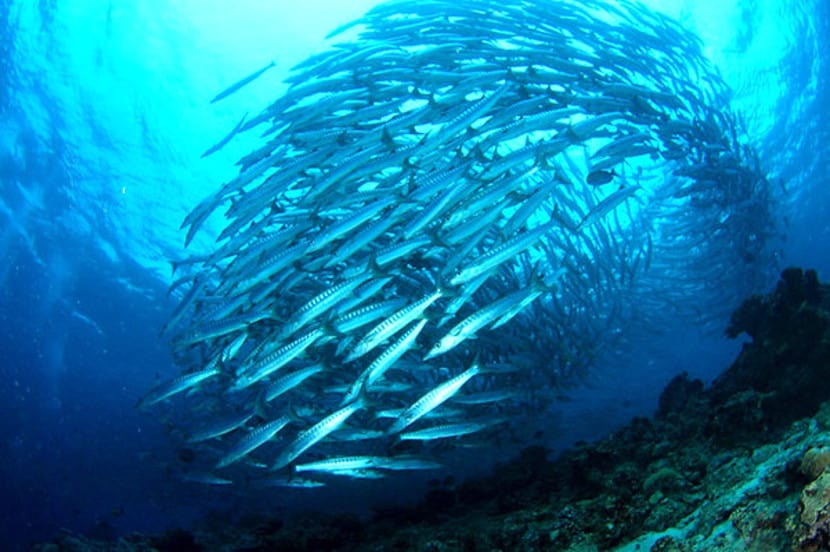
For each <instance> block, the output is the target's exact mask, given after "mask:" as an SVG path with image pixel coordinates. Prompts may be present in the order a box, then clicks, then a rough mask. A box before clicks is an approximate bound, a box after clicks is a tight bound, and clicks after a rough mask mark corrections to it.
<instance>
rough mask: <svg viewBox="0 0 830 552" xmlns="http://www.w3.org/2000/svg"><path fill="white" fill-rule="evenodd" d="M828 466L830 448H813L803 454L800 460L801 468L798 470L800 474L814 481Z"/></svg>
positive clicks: (829, 464) (829, 463)
mask: <svg viewBox="0 0 830 552" xmlns="http://www.w3.org/2000/svg"><path fill="white" fill-rule="evenodd" d="M827 466H830V447H828V446H823V447H815V448H811V449H810V450H808V451H807V452H806V453H804V458H802V459H801V466H800V467H799V468H798V469H799V471H800V472H801V473H803V474H804V475H806V476H807V477H809V478H810V480H814V479H816V478H817V477H819V476H820V475H821V474H822V472H823V471H824V470H825V468H827Z"/></svg>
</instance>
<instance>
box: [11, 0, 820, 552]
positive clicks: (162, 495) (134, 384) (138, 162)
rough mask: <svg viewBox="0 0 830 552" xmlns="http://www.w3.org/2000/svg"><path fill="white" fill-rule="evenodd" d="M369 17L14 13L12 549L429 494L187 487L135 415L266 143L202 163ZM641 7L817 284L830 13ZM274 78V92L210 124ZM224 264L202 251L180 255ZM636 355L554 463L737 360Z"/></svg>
mask: <svg viewBox="0 0 830 552" xmlns="http://www.w3.org/2000/svg"><path fill="white" fill-rule="evenodd" d="M376 3H377V2H368V1H367V2H348V3H344V2H334V1H328V2H324V1H322V0H318V1H316V2H305V3H303V8H302V9H297V8H296V7H294V5H293V4H290V3H283V2H276V3H273V4H272V5H271V7H269V8H267V9H266V8H264V7H263V4H262V3H261V2H256V1H254V0H250V1H248V2H246V3H238V7H235V8H234V10H233V11H232V12H228V10H227V9H226V4H224V3H220V2H196V1H192V2H169V1H164V0H154V1H152V2H145V3H135V5H130V4H122V3H115V2H111V3H109V4H108V5H107V4H105V3H103V2H73V3H65V4H60V3H57V2H46V1H43V2H23V1H11V0H8V1H4V2H0V33H2V34H1V35H0V36H2V40H0V211H2V213H1V214H0V253H2V259H3V263H2V265H0V279H1V280H2V282H3V287H2V292H0V316H2V327H0V366H2V370H3V377H2V379H1V380H0V381H2V383H1V384H0V405H2V406H0V408H2V410H1V411H2V413H3V415H2V416H0V428H2V429H1V431H2V440H0V443H2V446H3V451H2V452H3V453H2V461H0V473H2V477H0V493H1V494H2V496H3V497H4V498H5V500H4V501H3V509H4V511H3V512H2V520H0V531H2V533H0V535H2V537H1V538H2V540H3V542H9V543H14V546H23V545H25V543H27V542H30V541H33V540H39V539H46V538H48V537H50V536H51V535H53V534H54V533H55V532H57V531H58V530H59V529H61V528H67V529H70V530H73V531H80V532H84V533H87V534H92V535H101V536H114V535H120V534H124V533H128V532H131V531H152V530H160V529H164V528H168V527H172V526H177V525H184V526H187V525H189V524H190V523H191V522H192V521H193V520H194V519H197V518H200V517H202V516H204V515H205V514H206V513H209V512H211V511H217V512H230V511H257V510H263V509H265V508H268V509H272V510H277V511H286V510H294V509H299V508H317V507H323V505H334V507H338V505H343V504H345V503H346V500H345V499H343V497H346V496H351V495H352V491H353V490H354V489H357V488H358V487H359V488H360V490H361V493H362V495H363V496H365V501H363V502H362V503H361V504H354V501H351V502H350V506H352V507H355V508H357V509H360V508H369V507H370V506H371V505H372V504H374V503H376V502H377V501H383V500H391V497H393V496H394V497H396V499H397V500H400V501H402V502H405V501H406V500H407V498H409V497H415V496H418V494H419V490H418V489H419V487H418V482H419V481H420V482H422V480H421V479H419V478H420V476H419V477H418V478H412V479H410V480H396V481H391V482H389V481H384V482H369V483H367V482H351V483H347V484H344V485H343V486H341V487H338V488H335V489H332V490H324V491H320V492H317V491H314V492H313V493H308V492H305V493H302V492H298V491H280V492H279V493H271V494H270V495H269V494H265V493H262V492H255V491H252V490H248V489H232V490H216V489H211V488H203V487H200V486H197V485H192V484H186V483H184V482H181V481H179V480H177V479H176V478H174V477H172V476H171V474H172V473H174V472H175V471H176V469H177V463H186V462H187V461H188V459H187V451H186V450H183V449H182V447H181V442H180V441H178V440H177V439H176V438H175V436H174V435H172V434H171V432H170V431H169V427H168V426H167V425H166V424H165V421H164V420H159V419H158V418H156V417H154V416H151V415H148V414H146V413H141V412H139V411H137V410H136V409H135V408H134V404H135V403H136V401H137V400H138V399H139V398H140V397H141V396H142V395H143V394H144V393H145V392H146V391H147V389H149V388H150V387H151V386H152V385H153V384H154V383H155V382H156V381H157V380H158V378H159V377H161V378H167V377H172V376H173V375H174V374H176V373H177V372H178V369H177V368H176V367H175V366H174V365H173V363H172V359H171V355H170V351H169V347H168V344H167V342H166V341H165V340H164V339H161V338H160V337H159V332H160V329H161V327H162V325H163V324H164V322H165V321H166V319H167V316H168V314H169V312H170V311H171V309H172V308H173V306H174V304H175V301H174V299H172V298H171V297H169V296H168V293H167V288H168V285H169V283H170V279H171V276H170V265H169V260H170V259H178V258H181V257H183V256H184V255H185V250H184V249H183V239H184V236H183V232H182V231H180V230H179V225H180V224H181V220H182V219H183V217H184V216H185V214H186V213H187V212H188V211H189V210H190V209H191V208H192V207H193V206H194V205H196V203H197V202H198V201H199V200H201V199H202V197H203V196H204V195H206V194H207V193H210V191H212V190H215V189H216V188H217V187H218V185H219V184H220V183H221V182H223V181H224V180H226V179H227V178H228V177H229V176H230V175H232V174H233V172H234V170H235V167H234V163H235V162H236V160H237V159H238V158H239V157H241V156H242V155H244V154H245V153H247V152H248V151H250V150H251V149H252V148H253V147H255V144H256V139H255V137H253V136H251V137H248V136H241V137H240V139H238V140H234V141H233V142H232V143H231V144H229V145H228V147H226V148H224V149H223V150H222V151H220V152H219V153H217V154H216V155H212V156H210V157H208V158H206V159H201V158H200V155H201V153H202V152H203V151H204V150H205V149H206V148H208V147H209V146H210V145H211V144H213V143H214V142H216V141H217V140H218V139H220V138H221V137H222V136H224V135H225V134H226V133H227V131H228V130H229V129H230V128H232V127H233V126H234V125H235V124H236V123H237V121H238V120H239V118H240V117H241V116H242V115H243V114H244V113H246V112H249V111H251V112H256V111H257V110H259V109H261V108H262V107H263V106H264V105H266V104H267V103H268V102H269V101H270V100H273V99H274V97H276V96H277V95H279V94H280V93H282V92H283V91H284V90H285V86H284V85H283V84H281V78H282V77H284V76H285V75H286V74H287V73H286V71H287V68H289V67H292V66H293V65H295V64H296V63H298V62H300V61H302V60H303V59H305V58H307V57H308V56H310V55H312V54H314V53H317V52H320V51H323V50H324V49H325V48H326V47H327V45H326V43H325V41H324V40H323V37H324V36H325V34H326V33H327V32H328V31H330V30H331V29H333V28H334V27H336V26H338V25H340V24H342V23H344V22H346V21H348V20H350V19H353V18H355V17H358V16H360V15H361V14H362V13H363V12H364V11H366V10H367V9H368V8H370V7H371V6H373V5H375V4H376ZM648 5H649V6H651V7H653V9H656V10H659V11H662V12H664V13H666V14H667V15H669V16H671V17H674V18H676V19H677V20H679V21H680V22H681V24H683V25H684V26H685V27H687V28H688V29H690V30H692V31H693V32H696V33H698V34H699V35H700V36H701V38H702V40H703V44H704V53H705V54H706V55H707V56H708V57H709V58H710V59H711V61H712V62H713V63H714V64H715V66H716V67H717V68H718V69H719V71H720V73H721V74H722V76H723V78H724V79H725V80H726V82H727V83H728V84H729V85H730V87H731V88H732V89H733V91H734V97H733V107H734V108H735V109H737V110H739V111H740V112H742V113H743V115H744V117H745V119H746V122H747V133H748V135H749V136H751V138H752V141H753V143H752V145H753V146H754V147H756V148H757V149H758V151H759V152H760V154H761V159H762V162H763V165H764V167H765V169H766V170H767V171H768V174H769V176H770V178H771V180H773V181H774V182H776V183H777V185H779V186H780V187H781V190H782V193H781V194H780V196H779V197H780V199H779V202H778V204H777V205H776V208H777V211H776V217H777V218H779V220H780V221H781V226H782V228H783V229H784V231H785V233H786V236H785V238H784V239H783V240H782V242H781V244H780V254H779V259H778V263H779V264H780V266H786V265H790V264H795V265H800V266H805V267H814V268H816V269H818V271H819V274H820V276H821V277H823V278H826V277H827V275H828V274H830V255H828V248H827V244H828V243H830V240H829V238H830V223H828V221H830V213H828V209H829V208H830V201H828V179H827V176H826V171H825V166H824V160H825V159H826V152H827V144H828V137H829V136H828V134H829V133H828V122H827V120H826V117H827V115H826V113H827V112H828V107H830V100H828V95H827V94H828V92H827V90H828V87H827V84H828V82H827V79H828V74H830V68H828V61H827V59H826V53H825V52H827V51H830V43H829V42H830V41H829V40H828V39H829V38H830V11H828V10H830V8H829V7H828V5H827V3H826V2H824V1H822V0H805V1H799V2H792V1H785V0H769V1H747V0H743V1H741V0H730V1H722V0H721V1H714V0H712V1H708V0H707V1H692V0H676V1H671V0H663V1H656V0H655V1H654V2H649V3H648ZM270 60H274V61H276V62H277V68H276V69H275V70H274V71H273V72H271V73H269V74H267V75H265V76H264V77H263V78H262V79H259V80H257V81H255V82H254V83H252V84H251V85H250V86H247V87H245V88H244V89H243V90H241V91H240V92H238V93H237V94H234V95H233V96H231V97H230V98H228V99H227V100H225V101H223V102H221V103H217V104H210V103H209V102H210V99H211V98H212V97H213V96H214V95H215V94H216V93H217V92H219V91H220V90H222V89H223V88H224V87H225V86H227V85H228V84H230V83H232V82H234V81H235V80H237V79H238V78H240V77H241V76H243V75H245V74H248V73H249V72H251V71H253V70H255V69H257V68H259V67H262V66H263V65H264V64H266V63H268V62H269V61H270ZM211 245H212V244H211V243H210V240H209V238H207V237H204V236H201V235H200V236H197V238H196V240H195V241H194V244H192V245H191V248H190V249H189V250H188V251H189V252H191V253H192V252H197V253H198V252H199V251H204V250H207V249H208V248H209V247H211ZM722 268H723V269H724V270H728V267H722ZM771 284H772V281H771V282H770V285H771ZM640 339H642V340H643V342H642V343H639V344H634V345H632V346H631V347H630V349H631V350H635V351H641V352H642V353H641V354H639V355H633V356H631V355H630V356H628V357H627V360H626V361H625V363H619V364H615V365H610V366H597V367H595V370H594V372H593V373H592V375H591V376H590V377H589V378H588V380H587V381H586V383H585V385H583V386H581V387H578V388H576V389H572V390H569V391H568V392H567V401H563V402H561V403H560V404H559V405H558V406H557V412H556V416H555V417H554V419H552V420H551V423H550V425H551V430H550V431H549V433H548V435H547V436H546V439H547V440H548V441H547V444H549V445H550V446H552V447H553V448H555V449H561V447H562V446H567V445H568V444H570V443H572V442H573V441H575V440H577V439H585V438H593V437H597V436H599V435H601V434H603V433H605V432H606V431H608V429H610V428H613V427H616V426H617V425H619V424H621V423H624V422H625V421H627V420H628V419H629V418H630V417H631V416H633V415H637V414H648V413H650V412H651V411H652V410H653V408H654V405H655V401H656V397H657V394H658V393H659V390H660V389H661V388H662V385H663V384H664V383H665V382H666V381H668V379H670V378H671V377H672V376H674V375H676V374H677V373H678V372H680V371H683V370H686V371H688V372H689V373H690V374H692V375H693V376H697V377H703V378H705V379H711V378H712V377H713V376H714V375H716V374H717V373H718V372H719V371H720V370H721V369H722V368H723V366H725V364H726V363H727V362H728V361H729V360H730V359H731V358H732V356H734V352H735V350H736V348H737V347H738V346H739V344H737V343H734V342H727V341H726V340H724V339H721V338H720V337H719V336H717V335H712V334H711V333H706V334H702V335H701V334H699V332H697V331H696V329H694V328H686V329H680V328H675V329H671V330H667V331H666V333H665V334H664V335H648V336H641V337H640ZM496 456H497V454H496V453H494V457H496ZM460 462H463V459H462V460H460ZM475 469H485V468H484V467H483V466H482V464H480V463H477V464H476V467H475ZM470 471H474V470H473V469H472V468H471V470H470ZM275 495H276V496H275ZM341 499H343V500H341Z"/></svg>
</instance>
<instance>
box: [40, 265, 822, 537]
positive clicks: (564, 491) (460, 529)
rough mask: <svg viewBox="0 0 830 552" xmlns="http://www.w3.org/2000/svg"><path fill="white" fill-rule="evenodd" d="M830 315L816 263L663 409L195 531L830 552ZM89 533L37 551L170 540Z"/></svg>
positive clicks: (759, 303)
mask: <svg viewBox="0 0 830 552" xmlns="http://www.w3.org/2000/svg"><path fill="white" fill-rule="evenodd" d="M829 312H830V290H828V287H827V286H824V285H821V284H820V283H819V282H818V278H817V277H816V274H815V273H814V272H812V271H806V272H803V271H801V270H799V269H788V270H786V271H784V273H783V274H782V277H781V280H780V282H779V284H778V286H777V288H776V289H775V291H774V292H773V293H771V294H769V295H767V296H756V297H752V298H750V299H749V300H747V301H746V302H745V303H744V304H743V305H742V306H741V308H739V309H738V310H737V311H736V312H735V314H734V316H733V317H732V323H731V325H730V327H729V331H728V334H729V335H731V336H733V337H734V336H737V335H739V334H740V333H741V332H746V333H747V334H748V335H750V336H751V338H752V341H751V342H750V343H747V344H746V345H745V346H744V347H743V350H742V351H741V353H740V355H739V357H738V359H737V360H736V361H735V362H734V364H733V365H732V366H730V367H729V368H728V369H727V370H726V371H725V372H724V373H723V374H722V375H721V376H720V377H718V378H717V379H716V380H715V381H714V382H713V384H712V385H711V386H710V387H709V388H706V387H705V386H704V385H703V384H702V383H701V382H700V381H694V380H691V379H689V377H688V376H687V375H686V374H680V375H678V376H677V377H675V378H674V379H673V380H671V382H669V384H668V385H667V386H666V388H665V390H664V391H663V393H662V395H661V397H660V401H659V406H658V409H657V412H656V414H655V416H654V417H653V418H652V419H646V418H636V419H634V420H632V421H631V422H630V423H629V424H628V425H627V426H626V427H624V428H623V429H621V430H619V431H617V432H615V433H613V434H611V435H609V436H607V437H606V438H604V439H602V440H600V441H598V442H596V443H592V444H584V443H583V444H579V445H578V446H576V447H575V448H574V449H572V450H569V451H566V452H564V453H563V454H562V455H561V456H559V457H558V458H555V459H549V451H547V450H546V449H544V448H541V447H530V448H527V449H525V450H524V451H523V452H522V454H520V455H519V456H518V457H517V458H516V459H515V460H513V461H511V462H509V463H506V464H503V465H500V466H498V467H497V468H496V469H495V472H494V473H493V475H492V476H489V477H485V478H479V479H475V480H468V481H465V482H462V483H460V484H458V485H442V486H439V487H437V488H435V489H434V490H433V491H431V492H430V493H429V494H428V495H427V496H426V497H425V498H424V499H423V501H422V502H421V503H420V504H418V505H417V506H415V507H413V508H411V509H406V510H401V509H396V510H386V511H382V512H381V511H379V512H377V513H376V515H375V516H374V517H373V518H372V519H370V520H360V519H357V518H354V517H351V516H327V517H319V518H315V519H313V520H308V519H307V520H304V521H303V523H292V522H290V521H288V520H284V522H272V523H270V524H260V525H258V526H257V527H253V528H237V531H236V532H231V531H226V532H225V533H224V535H225V536H224V537H222V538H219V537H217V534H218V533H217V534H211V532H209V531H206V532H198V533H197V534H195V535H194V536H193V540H192V542H191V541H188V542H189V543H190V545H191V546H193V547H192V548H189V549H192V550H197V549H202V550H251V551H254V550H277V549H279V550H374V551H398V550H428V551H465V552H466V551H473V550H505V551H506V550H511V551H521V550H563V551H571V552H577V551H579V552H586V551H594V550H624V551H629V550H630V551H635V550H637V551H646V550H650V551H652V552H668V551H672V552H691V551H703V550H706V551H726V550H749V551H769V550H776V551H777V550H792V551H794V552H813V551H818V550H828V549H830V468H828V465H830V402H827V401H830V387H828V386H827V384H826V382H827V381H828V376H830V314H828V313H829ZM228 535H236V536H235V537H232V538H231V537H228ZM176 538H178V539H182V538H183V536H182V535H178V536H176ZM82 540H83V539H81V538H80V537H77V536H73V535H63V536H62V537H61V538H60V539H58V540H56V541H54V542H53V543H50V544H44V545H41V546H40V547H39V548H37V550H41V551H46V550H50V551H51V550H79V549H85V550H97V549H100V550H104V549H106V550H125V551H126V550H149V549H155V547H156V546H158V545H159V544H160V543H161V542H163V539H161V538H157V539H149V538H145V539H143V540H142V539H141V538H139V537H135V538H132V539H122V540H121V541H119V543H117V546H115V545H113V546H112V547H110V548H101V547H99V548H96V547H98V546H103V545H102V544H99V543H94V542H91V541H88V542H87V548H76V547H74V546H76V545H77V543H78V542H81V541H82ZM185 540H186V539H185ZM182 542H184V541H182ZM144 545H146V546H147V548H141V547H140V546H144ZM131 546H132V547H133V548H131ZM136 546H138V547H136ZM158 549H159V550H161V548H158Z"/></svg>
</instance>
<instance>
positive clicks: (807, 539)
mask: <svg viewBox="0 0 830 552" xmlns="http://www.w3.org/2000/svg"><path fill="white" fill-rule="evenodd" d="M799 507H800V509H801V516H800V519H801V523H802V524H803V525H802V526H801V527H800V530H799V531H798V541H797V546H796V547H794V548H793V550H796V551H798V552H816V551H818V550H828V549H830V472H825V473H823V474H822V475H821V477H819V478H818V479H816V480H815V481H813V482H812V483H810V484H809V485H807V487H805V488H804V491H803V492H802V493H801V501H800V502H799Z"/></svg>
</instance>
